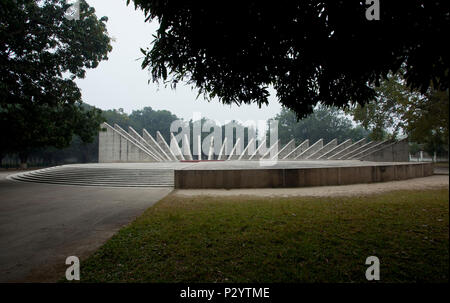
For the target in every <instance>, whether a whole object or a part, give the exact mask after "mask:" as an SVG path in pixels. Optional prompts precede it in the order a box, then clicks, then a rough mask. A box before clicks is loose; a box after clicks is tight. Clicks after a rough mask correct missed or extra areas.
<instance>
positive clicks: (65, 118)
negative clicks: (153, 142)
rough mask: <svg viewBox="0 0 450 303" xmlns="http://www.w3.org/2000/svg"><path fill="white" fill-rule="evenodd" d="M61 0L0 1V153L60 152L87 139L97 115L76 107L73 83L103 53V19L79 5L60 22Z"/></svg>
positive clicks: (76, 91) (106, 47) (107, 45)
mask: <svg viewBox="0 0 450 303" xmlns="http://www.w3.org/2000/svg"><path fill="white" fill-rule="evenodd" d="M68 8H69V5H68V4H66V1H64V0H45V1H36V0H34V1H33V0H3V1H1V2H0V20H1V22H0V63H1V64H0V128H1V129H3V130H8V131H3V132H2V133H1V138H0V142H1V143H0V153H3V154H4V153H19V154H20V155H21V158H22V160H24V161H26V158H27V155H28V154H29V152H30V151H32V150H33V149H36V148H38V149H39V148H44V147H47V146H54V147H56V148H63V147H67V146H68V145H69V144H70V142H71V141H72V137H73V136H78V137H79V138H81V140H83V141H84V142H90V141H92V140H93V139H94V138H95V135H96V133H97V131H98V129H99V124H100V123H101V122H102V121H103V120H102V117H101V111H100V110H98V109H95V108H89V109H87V108H86V107H83V106H82V100H81V93H80V90H79V88H78V87H77V85H76V83H75V82H74V80H75V78H83V77H84V76H85V72H86V69H87V68H95V67H97V65H98V64H99V62H100V61H102V60H106V59H107V54H108V52H110V51H111V49H112V48H111V45H110V38H109V37H108V35H107V31H106V20H107V18H105V17H104V18H101V19H98V18H97V16H96V15H95V10H94V8H92V7H90V6H89V5H88V4H87V3H86V2H85V1H80V20H68V19H67V18H66V17H65V13H66V11H67V9H68Z"/></svg>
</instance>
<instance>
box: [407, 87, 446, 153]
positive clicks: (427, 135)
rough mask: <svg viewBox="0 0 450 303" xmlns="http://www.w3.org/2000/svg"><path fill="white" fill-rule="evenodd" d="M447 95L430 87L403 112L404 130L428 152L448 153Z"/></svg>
mask: <svg viewBox="0 0 450 303" xmlns="http://www.w3.org/2000/svg"><path fill="white" fill-rule="evenodd" d="M448 100H449V95H448V93H447V92H441V91H436V90H433V89H430V90H429V91H428V92H427V93H426V94H425V96H424V97H423V98H419V99H417V100H416V102H414V103H411V104H410V105H409V107H408V110H407V111H406V112H405V115H404V119H405V121H406V124H405V127H404V128H405V132H406V133H407V134H408V135H409V137H410V139H411V140H412V141H414V142H418V143H422V144H424V149H425V151H426V152H428V153H429V154H433V153H434V152H436V153H438V154H444V153H445V154H448V143H449V142H448V140H449V132H448V126H449V101H448Z"/></svg>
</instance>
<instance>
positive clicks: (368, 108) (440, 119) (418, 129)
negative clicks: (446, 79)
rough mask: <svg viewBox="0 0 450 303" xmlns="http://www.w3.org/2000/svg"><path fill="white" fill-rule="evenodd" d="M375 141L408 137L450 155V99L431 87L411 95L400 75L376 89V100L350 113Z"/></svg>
mask: <svg viewBox="0 0 450 303" xmlns="http://www.w3.org/2000/svg"><path fill="white" fill-rule="evenodd" d="M348 112H349V113H352V114H353V116H354V119H355V120H356V121H358V122H361V124H362V125H363V126H364V128H366V129H368V130H369V131H370V137H371V138H372V139H374V140H382V139H387V138H393V139H395V138H397V137H398V136H399V135H407V136H408V137H409V139H410V141H412V142H415V143H419V144H421V145H423V146H424V149H425V150H426V151H427V152H428V153H430V154H432V153H433V152H439V153H443V152H448V137H449V132H448V123H449V120H448V119H449V96H448V93H447V92H445V91H438V90H435V89H433V86H431V87H430V88H429V89H428V91H427V92H425V93H424V94H422V93H420V92H419V91H411V90H410V89H409V88H408V87H407V85H406V84H405V82H404V81H403V79H401V77H400V76H399V75H397V74H395V75H390V76H389V77H388V79H387V80H384V81H383V82H382V83H381V85H380V87H379V88H377V98H376V99H375V100H373V101H372V102H369V103H367V104H366V105H364V106H360V105H358V106H356V107H354V108H352V109H351V110H349V111H348Z"/></svg>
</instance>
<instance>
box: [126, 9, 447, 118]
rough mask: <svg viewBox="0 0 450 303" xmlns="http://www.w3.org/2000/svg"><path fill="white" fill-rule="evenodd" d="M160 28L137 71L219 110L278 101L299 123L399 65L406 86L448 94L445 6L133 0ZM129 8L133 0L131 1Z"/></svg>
mask: <svg viewBox="0 0 450 303" xmlns="http://www.w3.org/2000/svg"><path fill="white" fill-rule="evenodd" d="M133 1H134V4H135V7H136V8H137V9H140V10H142V11H144V13H145V15H146V20H147V21H151V20H154V19H157V20H158V21H159V29H158V31H157V35H156V37H155V40H154V42H153V45H152V47H151V48H147V49H142V52H143V53H144V55H145V59H144V60H143V63H142V67H143V68H148V69H150V70H151V73H152V78H153V80H154V81H159V80H163V81H164V82H165V83H170V84H171V85H172V86H176V85H177V83H179V82H180V81H186V82H188V83H190V84H192V85H193V86H195V87H197V88H198V89H199V92H200V93H203V94H204V95H205V97H206V98H209V99H211V98H214V97H218V98H219V99H220V100H221V101H222V102H223V103H226V104H231V103H236V104H241V103H252V102H255V103H257V104H258V105H259V106H261V105H262V104H267V103H268V95H269V93H268V87H270V86H273V87H274V89H275V90H276V93H277V97H278V99H279V101H280V102H281V104H282V105H283V106H285V107H286V108H289V109H291V110H293V111H294V112H296V114H297V115H298V117H304V116H306V115H307V114H309V113H311V112H312V111H313V108H314V106H315V105H316V104H317V103H318V102H321V103H323V104H325V105H329V106H331V105H336V106H340V107H343V106H346V105H347V104H348V103H349V102H350V103H352V104H355V103H360V104H364V103H366V102H368V101H370V100H372V99H373V98H374V97H375V91H374V86H376V85H378V84H379V81H380V80H381V79H383V78H384V77H386V76H387V75H388V73H389V72H396V71H397V70H398V69H399V68H400V67H401V66H402V64H404V65H405V74H404V76H405V79H406V80H407V84H408V86H410V87H412V88H418V89H420V90H421V91H422V92H425V91H426V90H427V88H428V87H429V85H430V82H433V84H434V87H435V88H436V89H439V90H445V89H447V88H448V87H449V76H448V69H449V65H450V60H449V54H450V47H449V44H448V43H442V37H447V36H449V28H450V26H449V23H450V22H449V19H450V13H449V12H450V9H449V3H448V1H425V0H399V1H382V0H380V1H373V2H375V3H379V2H381V4H380V8H379V9H380V20H368V19H367V18H366V11H367V10H369V12H370V9H371V8H370V5H367V4H366V1H358V0H349V1H342V0H341V1H338V0H322V1H317V0H296V1H281V2H277V3H275V2H273V1H256V0H240V1H209V0H186V1H168V0H166V1H161V0H133ZM127 2H128V3H129V2H130V0H127Z"/></svg>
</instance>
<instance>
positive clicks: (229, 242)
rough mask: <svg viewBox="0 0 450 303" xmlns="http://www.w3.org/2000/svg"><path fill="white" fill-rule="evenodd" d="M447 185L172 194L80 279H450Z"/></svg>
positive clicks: (94, 259)
mask: <svg viewBox="0 0 450 303" xmlns="http://www.w3.org/2000/svg"><path fill="white" fill-rule="evenodd" d="M448 220H449V200H448V189H442V190H430V191H397V192H391V193H387V194H380V195H372V196H365V197H341V198H273V199H272V198H248V197H239V198H223V197H216V198H211V197H194V198H179V197H175V196H173V195H169V196H168V197H166V198H165V199H163V200H162V201H160V202H158V203H157V204H156V205H155V206H154V207H152V208H150V209H148V210H147V211H146V212H145V213H144V214H143V215H142V216H141V217H139V218H138V219H137V220H136V221H135V222H133V223H132V224H130V225H129V226H127V227H125V228H123V229H122V230H120V231H119V233H117V234H116V235H115V236H113V237H112V238H111V239H110V240H109V241H108V242H107V243H106V244H105V245H104V246H103V247H101V248H100V249H99V250H98V251H97V252H96V253H95V254H93V255H92V256H91V257H89V258H88V259H87V260H85V261H82V263H81V281H82V282H83V281H84V282H105V281H107V282H364V281H366V279H365V271H366V268H367V266H366V265H365V260H366V258H367V257H368V256H372V255H374V256H377V257H378V258H379V259H380V263H381V266H380V272H381V282H415V281H417V282H439V281H441V282H448V271H449V226H448Z"/></svg>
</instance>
